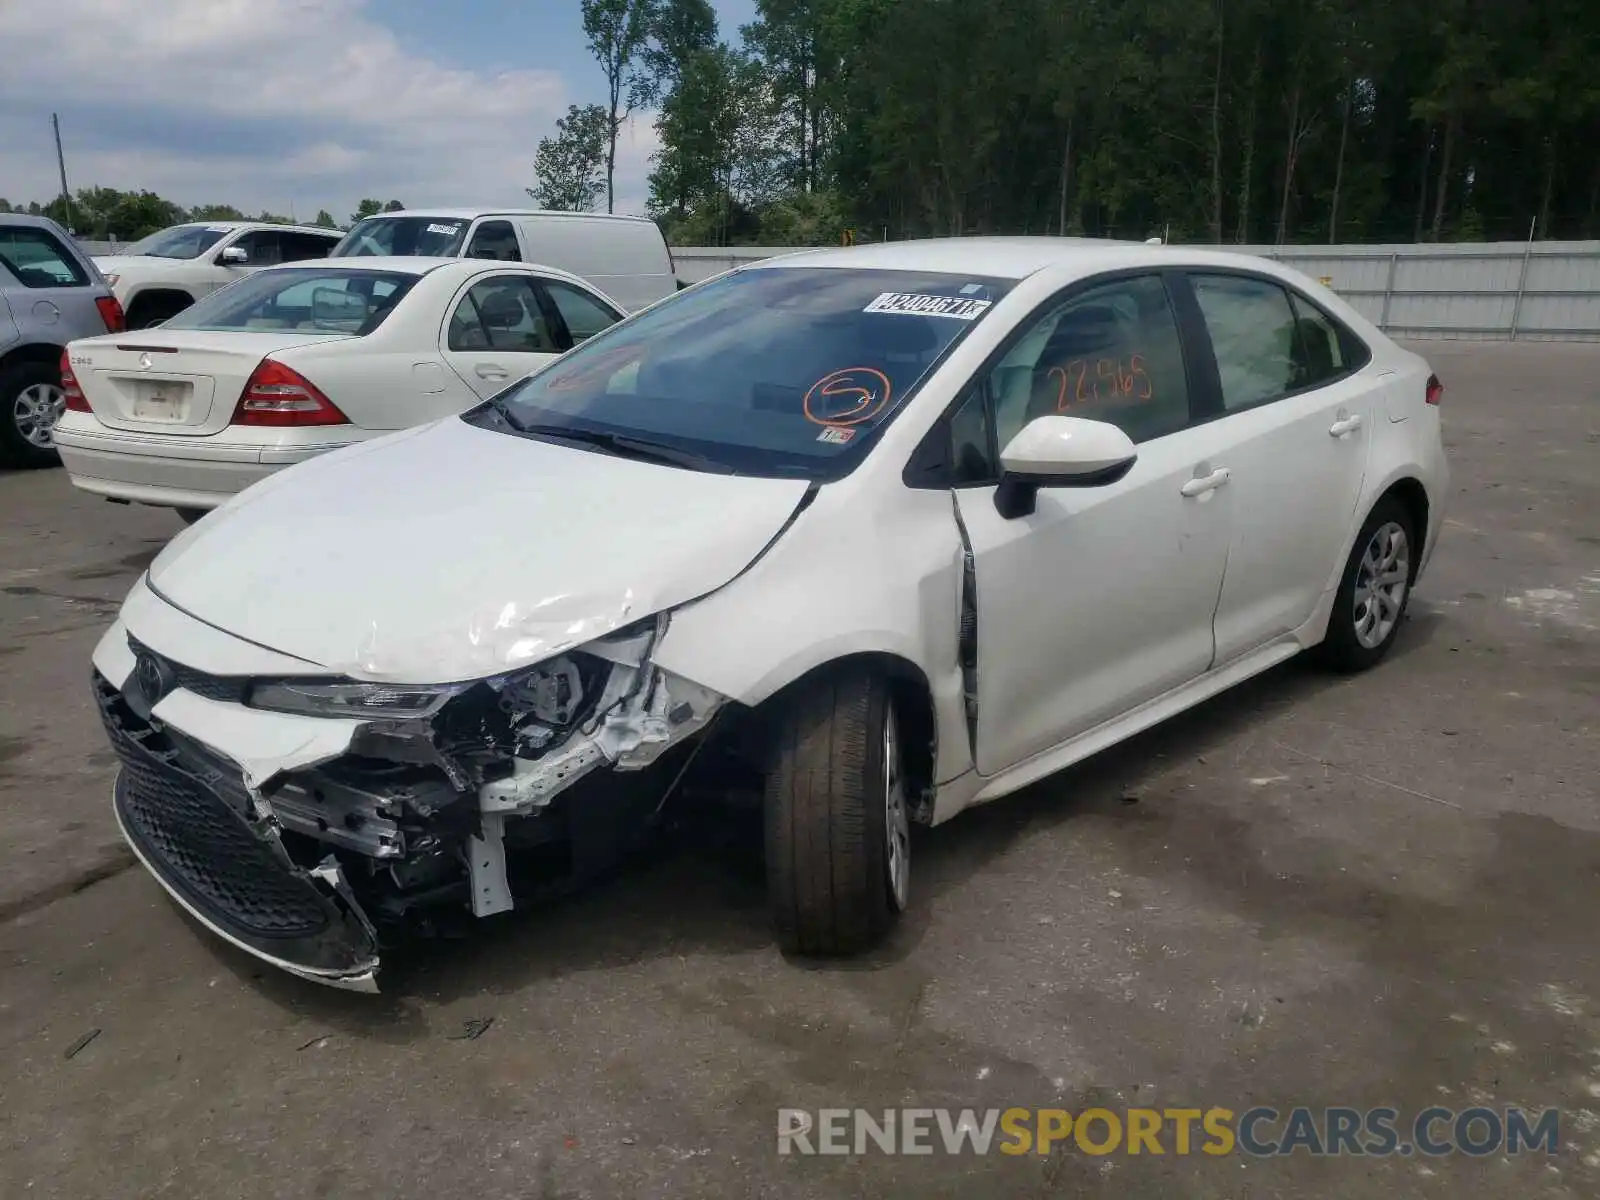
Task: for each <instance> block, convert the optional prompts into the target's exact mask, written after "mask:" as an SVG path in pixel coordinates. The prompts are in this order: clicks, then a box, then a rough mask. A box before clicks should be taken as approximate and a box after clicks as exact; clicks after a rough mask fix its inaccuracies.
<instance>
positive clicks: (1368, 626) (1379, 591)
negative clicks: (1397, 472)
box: [1318, 497, 1418, 671]
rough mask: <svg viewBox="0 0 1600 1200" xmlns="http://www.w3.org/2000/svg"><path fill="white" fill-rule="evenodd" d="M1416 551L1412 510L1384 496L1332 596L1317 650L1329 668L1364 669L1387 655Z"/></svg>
mask: <svg viewBox="0 0 1600 1200" xmlns="http://www.w3.org/2000/svg"><path fill="white" fill-rule="evenodd" d="M1417 550H1418V543H1417V536H1416V533H1415V532H1414V529H1413V522H1412V519H1411V514H1410V513H1409V512H1408V511H1406V508H1405V506H1404V505H1403V504H1401V503H1400V502H1399V501H1397V500H1395V499H1393V498H1392V497H1391V498H1388V499H1385V500H1383V501H1382V502H1381V503H1379V505H1378V506H1377V507H1376V508H1374V509H1373V510H1372V515H1371V516H1369V517H1368V518H1367V520H1366V524H1364V525H1363V526H1362V527H1361V532H1360V533H1359V534H1358V535H1357V536H1356V543H1355V546H1354V547H1352V548H1351V551H1350V557H1349V559H1348V560H1346V562H1345V568H1344V575H1343V576H1342V577H1341V579H1340V580H1339V590H1338V592H1337V593H1336V594H1335V595H1334V600H1333V612H1332V613H1331V614H1330V615H1329V617H1328V633H1327V636H1326V637H1325V638H1324V639H1323V642H1322V645H1321V646H1320V647H1319V648H1318V649H1319V651H1320V652H1321V656H1322V659H1323V661H1324V662H1326V663H1327V664H1328V665H1329V666H1331V667H1332V668H1334V669H1335V670H1337V671H1364V670H1366V669H1367V668H1368V667H1371V666H1376V665H1377V663H1378V662H1379V661H1380V660H1381V659H1382V658H1383V656H1384V655H1386V654H1388V653H1389V649H1390V647H1392V646H1393V645H1394V638H1395V634H1396V633H1398V632H1399V629H1400V620H1401V618H1402V617H1404V616H1405V611H1406V605H1407V603H1408V602H1409V601H1410V599H1411V581H1412V579H1413V578H1414V576H1415V566H1416V562H1415V557H1416V553H1417Z"/></svg>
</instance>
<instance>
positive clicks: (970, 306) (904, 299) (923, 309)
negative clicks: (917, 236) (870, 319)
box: [861, 292, 992, 321]
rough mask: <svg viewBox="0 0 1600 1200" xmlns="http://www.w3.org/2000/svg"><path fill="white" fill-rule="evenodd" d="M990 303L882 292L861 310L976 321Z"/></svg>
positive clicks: (949, 297) (986, 301) (960, 297)
mask: <svg viewBox="0 0 1600 1200" xmlns="http://www.w3.org/2000/svg"><path fill="white" fill-rule="evenodd" d="M991 303H992V301H989V300H969V299H967V298H965V297H963V296H927V295H920V294H918V293H916V292H883V293H881V294H880V295H879V296H878V297H877V299H875V300H873V301H872V302H871V303H870V304H868V305H867V306H866V307H865V308H864V309H862V310H861V311H862V312H869V313H899V314H901V315H903V316H908V317H953V318H955V319H956V320H957V321H976V320H977V319H978V318H979V317H981V316H982V315H983V314H984V310H986V309H987V308H988V307H989V306H990V304H991Z"/></svg>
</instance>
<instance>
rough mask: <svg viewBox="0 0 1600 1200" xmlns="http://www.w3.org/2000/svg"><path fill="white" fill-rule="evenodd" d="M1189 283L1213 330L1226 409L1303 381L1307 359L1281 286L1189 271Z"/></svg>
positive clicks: (1252, 404) (1260, 399)
mask: <svg viewBox="0 0 1600 1200" xmlns="http://www.w3.org/2000/svg"><path fill="white" fill-rule="evenodd" d="M1189 282H1190V284H1191V285H1192V286H1193V288H1194V298H1195V300H1196V301H1197V302H1198V303H1199V305H1200V312H1201V314H1202V315H1203V316H1204V317H1205V323H1206V332H1207V333H1209V334H1210V335H1211V348H1212V352H1213V353H1214V354H1215V355H1216V359H1217V374H1218V375H1219V376H1220V378H1221V382H1222V407H1223V408H1224V409H1225V410H1226V411H1228V412H1238V411H1240V410H1241V409H1246V408H1254V407H1255V406H1256V405H1258V404H1266V403H1268V402H1270V401H1272V400H1276V399H1278V397H1280V396H1283V395H1286V394H1287V393H1289V392H1291V391H1293V390H1294V389H1295V388H1297V387H1299V386H1300V384H1299V383H1298V382H1297V380H1298V379H1299V378H1300V376H1301V375H1302V374H1303V372H1304V364H1303V363H1302V362H1301V361H1299V359H1300V355H1299V353H1298V352H1297V346H1296V341H1297V334H1296V329H1295V315H1294V309H1293V308H1291V307H1290V305H1289V295H1288V293H1287V292H1285V291H1284V290H1283V288H1281V287H1279V286H1278V285H1277V284H1276V283H1273V282H1272V281H1271V280H1267V279H1259V278H1256V277H1254V276H1249V275H1191V276H1190V277H1189Z"/></svg>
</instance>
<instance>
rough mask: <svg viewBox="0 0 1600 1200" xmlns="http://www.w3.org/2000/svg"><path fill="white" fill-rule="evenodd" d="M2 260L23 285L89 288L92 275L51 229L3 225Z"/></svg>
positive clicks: (0, 244) (1, 236)
mask: <svg viewBox="0 0 1600 1200" xmlns="http://www.w3.org/2000/svg"><path fill="white" fill-rule="evenodd" d="M0 261H3V262H4V263H5V264H6V267H7V268H8V269H9V270H10V272H11V273H12V274H13V275H15V276H16V277H17V280H18V282H20V283H21V284H22V286H23V287H29V288H57V287H86V286H87V285H88V283H89V275H88V272H86V271H85V270H84V269H83V267H82V266H81V265H80V264H79V263H78V260H77V259H76V258H74V257H73V255H72V253H71V252H70V251H69V250H68V249H67V248H66V247H65V246H63V245H62V244H61V242H60V240H59V239H58V238H57V237H56V236H55V235H54V234H52V233H51V232H50V231H49V230H48V229H39V228H37V227H35V226H31V225H0Z"/></svg>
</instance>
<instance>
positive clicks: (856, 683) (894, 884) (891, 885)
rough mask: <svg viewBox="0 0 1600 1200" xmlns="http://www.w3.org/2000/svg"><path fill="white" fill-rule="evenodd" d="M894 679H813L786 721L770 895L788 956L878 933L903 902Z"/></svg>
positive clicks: (902, 809)
mask: <svg viewBox="0 0 1600 1200" xmlns="http://www.w3.org/2000/svg"><path fill="white" fill-rule="evenodd" d="M903 763H904V757H903V753H902V750H901V746H900V739H899V729H898V726H897V724H896V721H895V714H894V704H893V701H892V700H891V698H890V689H889V684H888V681H887V680H885V679H884V678H883V677H882V676H880V675H875V674H872V673H870V672H867V671H849V672H840V673H838V674H835V675H831V676H828V677H825V678H822V679H819V680H817V681H815V682H812V683H808V684H805V685H803V686H802V687H801V689H800V690H799V691H798V692H797V693H796V694H795V695H794V697H793V698H792V699H791V700H790V702H789V704H788V706H787V708H786V710H785V712H784V713H783V716H782V718H781V719H780V722H779V731H778V744H777V753H776V757H775V762H774V763H773V767H772V770H771V772H770V774H769V775H768V777H767V787H766V804H765V824H766V866H767V895H768V899H769V902H770V905H771V908H772V917H773V924H774V926H775V927H776V931H777V936H778V942H779V944H780V945H781V946H782V948H783V949H784V950H785V951H787V952H789V953H792V954H806V955H842V954H853V953H857V952H859V951H862V950H865V949H867V948H869V947H870V946H872V945H874V944H875V943H876V942H878V941H879V940H880V939H881V938H882V937H883V936H884V934H886V933H887V932H888V930H889V927H890V925H891V924H893V922H894V919H895V917H897V916H898V915H899V914H900V913H901V912H903V911H904V910H905V907H906V903H907V901H908V899H909V895H910V885H911V821H910V809H909V807H908V804H907V800H906V789H905V772H904V769H903Z"/></svg>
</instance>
